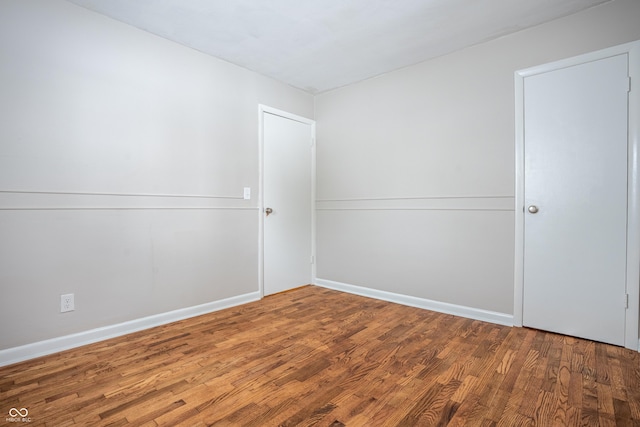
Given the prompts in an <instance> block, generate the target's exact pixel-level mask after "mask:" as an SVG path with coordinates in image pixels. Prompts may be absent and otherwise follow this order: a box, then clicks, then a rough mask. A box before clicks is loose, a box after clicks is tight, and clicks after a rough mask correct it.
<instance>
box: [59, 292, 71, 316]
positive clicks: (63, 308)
mask: <svg viewBox="0 0 640 427" xmlns="http://www.w3.org/2000/svg"><path fill="white" fill-rule="evenodd" d="M73 310H75V304H74V298H73V294H65V295H60V313H66V312H68V311H73Z"/></svg>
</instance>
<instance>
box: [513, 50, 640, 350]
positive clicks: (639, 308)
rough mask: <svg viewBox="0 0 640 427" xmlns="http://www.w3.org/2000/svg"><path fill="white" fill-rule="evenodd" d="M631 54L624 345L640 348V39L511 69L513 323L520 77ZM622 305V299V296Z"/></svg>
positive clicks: (519, 287)
mask: <svg viewBox="0 0 640 427" xmlns="http://www.w3.org/2000/svg"><path fill="white" fill-rule="evenodd" d="M621 54H627V55H628V58H629V76H630V78H631V81H632V83H631V90H630V92H629V110H628V142H627V144H628V147H627V158H628V160H627V162H628V163H627V260H626V261H627V270H626V292H627V295H628V306H627V310H626V315H625V335H624V336H625V340H624V346H625V347H626V348H630V349H633V350H637V351H640V340H639V338H638V332H639V330H638V322H639V321H640V199H639V198H640V182H639V181H640V165H639V162H640V152H639V151H640V87H639V85H640V41H635V42H631V43H626V44H622V45H619V46H614V47H610V48H607V49H602V50H599V51H596V52H591V53H587V54H583V55H579V56H575V57H572V58H568V59H563V60H560V61H555V62H551V63H548V64H544V65H540V66H536V67H532V68H527V69H525V70H519V71H516V72H515V76H514V77H515V112H516V117H515V131H516V134H515V162H516V164H515V172H516V173H515V259H514V303H513V323H514V326H522V316H523V304H524V209H525V206H524V202H525V200H524V189H525V187H524V79H525V78H526V77H529V76H533V75H537V74H542V73H546V72H550V71H554V70H559V69H562V68H567V67H571V66H574V65H579V64H583V63H586V62H592V61H596V60H599V59H604V58H608V57H611V56H616V55H621ZM620 305H621V306H623V305H624V301H620Z"/></svg>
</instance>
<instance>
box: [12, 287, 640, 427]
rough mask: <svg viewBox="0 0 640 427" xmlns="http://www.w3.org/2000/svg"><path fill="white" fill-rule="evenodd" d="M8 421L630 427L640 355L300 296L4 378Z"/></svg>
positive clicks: (639, 410) (391, 307)
mask: <svg viewBox="0 0 640 427" xmlns="http://www.w3.org/2000/svg"><path fill="white" fill-rule="evenodd" d="M10 408H16V409H21V408H27V409H28V411H29V414H28V416H29V417H30V418H31V423H30V424H29V425H47V426H66V425H101V426H102V425H104V426H119V425H125V424H131V425H141V426H142V425H144V426H156V425H167V426H174V425H186V426H199V425H216V426H234V425H238V426H278V425H283V426H293V425H318V426H334V427H338V426H349V427H351V426H396V425H401V426H432V425H433V426H436V425H442V426H444V425H449V426H494V425H495V426H525V425H532V426H534V425H535V426H552V425H553V426H555V425H558V426H564V425H576V426H577V425H587V426H598V425H599V426H609V425H611V426H613V425H620V426H640V354H638V353H637V352H634V351H630V350H626V349H623V348H618V347H614V346H610V345H606V344H600V343H594V342H590V341H586V340H581V339H576V338H569V337H564V336H560V335H555V334H551V333H546V332H541V331H536V330H530V329H523V328H508V327H503V326H498V325H493V324H490V323H484V322H480V321H475V320H470V319H465V318H460V317H455V316H450V315H446V314H439V313H434V312H430V311H426V310H421V309H417V308H411V307H405V306H401V305H396V304H392V303H388V302H383V301H378V300H374V299H368V298H363V297H359V296H354V295H349V294H344V293H340V292H336V291H331V290H327V289H323V288H318V287H314V286H307V287H303V288H299V289H296V290H294V291H291V292H286V293H282V294H278V295H274V296H271V297H267V298H265V299H264V300H262V301H258V302H255V303H251V304H247V305H244V306H240V307H235V308H231V309H227V310H223V311H219V312H216V313H212V314H208V315H205V316H200V317H197V318H193V319H188V320H185V321H181V322H177V323H173V324H170V325H166V326H162V327H158V328H154V329H151V330H146V331H142V332H138V333H135V334H131V335H127V336H124V337H120V338H116V339H112V340H109V341H104V342H100V343H97V344H92V345H89V346H85V347H82V348H78V349H74V350H71V351H66V352H63V353H59V354H55V355H51V356H47V357H43V358H39V359H35V360H32V361H28V362H24V363H20V364H16V365H12V366H8V367H4V368H0V411H2V412H3V413H4V414H7V413H8V411H9V410H10ZM5 418H8V415H5V416H4V417H2V418H0V424H1V425H26V424H23V423H10V422H8V421H7V422H6V424H2V423H3V422H5Z"/></svg>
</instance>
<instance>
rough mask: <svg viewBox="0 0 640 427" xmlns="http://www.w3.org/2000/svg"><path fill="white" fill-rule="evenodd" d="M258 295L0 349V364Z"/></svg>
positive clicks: (255, 297)
mask: <svg viewBox="0 0 640 427" xmlns="http://www.w3.org/2000/svg"><path fill="white" fill-rule="evenodd" d="M260 298H261V296H260V292H251V293H248V294H244V295H238V296H235V297H231V298H226V299H223V300H219V301H213V302H209V303H206V304H201V305H196V306H193V307H187V308H182V309H179V310H174V311H169V312H167V313H161V314H155V315H153V316H148V317H143V318H141V319H135V320H130V321H128V322H124V323H118V324H116V325H110V326H104V327H101V328H96V329H91V330H89V331H84V332H78V333H76V334H72V335H66V336H63V337H58V338H52V339H49V340H45V341H39V342H35V343H32V344H26V345H22V346H19V347H13V348H8V349H6V350H0V366H6V365H11V364H13V363H18V362H22V361H25V360H29V359H35V358H36V357H40V356H46V355H47V354H52V353H57V352H59V351H64V350H69V349H71V348H75V347H80V346H83V345H86V344H92V343H95V342H98V341H103V340H106V339H109V338H115V337H119V336H122V335H126V334H130V333H132V332H137V331H141V330H143V329H149V328H153V327H155V326H160V325H165V324H167V323H171V322H176V321H178V320H183V319H187V318H189V317H195V316H200V315H202V314H207V313H212V312H214V311H218V310H222V309H225V308H229V307H234V306H237V305H241V304H246V303H248V302H252V301H257V300H259V299H260Z"/></svg>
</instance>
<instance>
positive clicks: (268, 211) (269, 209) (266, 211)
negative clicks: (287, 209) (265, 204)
mask: <svg viewBox="0 0 640 427" xmlns="http://www.w3.org/2000/svg"><path fill="white" fill-rule="evenodd" d="M264 212H265V213H266V214H267V216H269V214H271V213H273V209H271V208H266V209H265V210H264Z"/></svg>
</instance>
